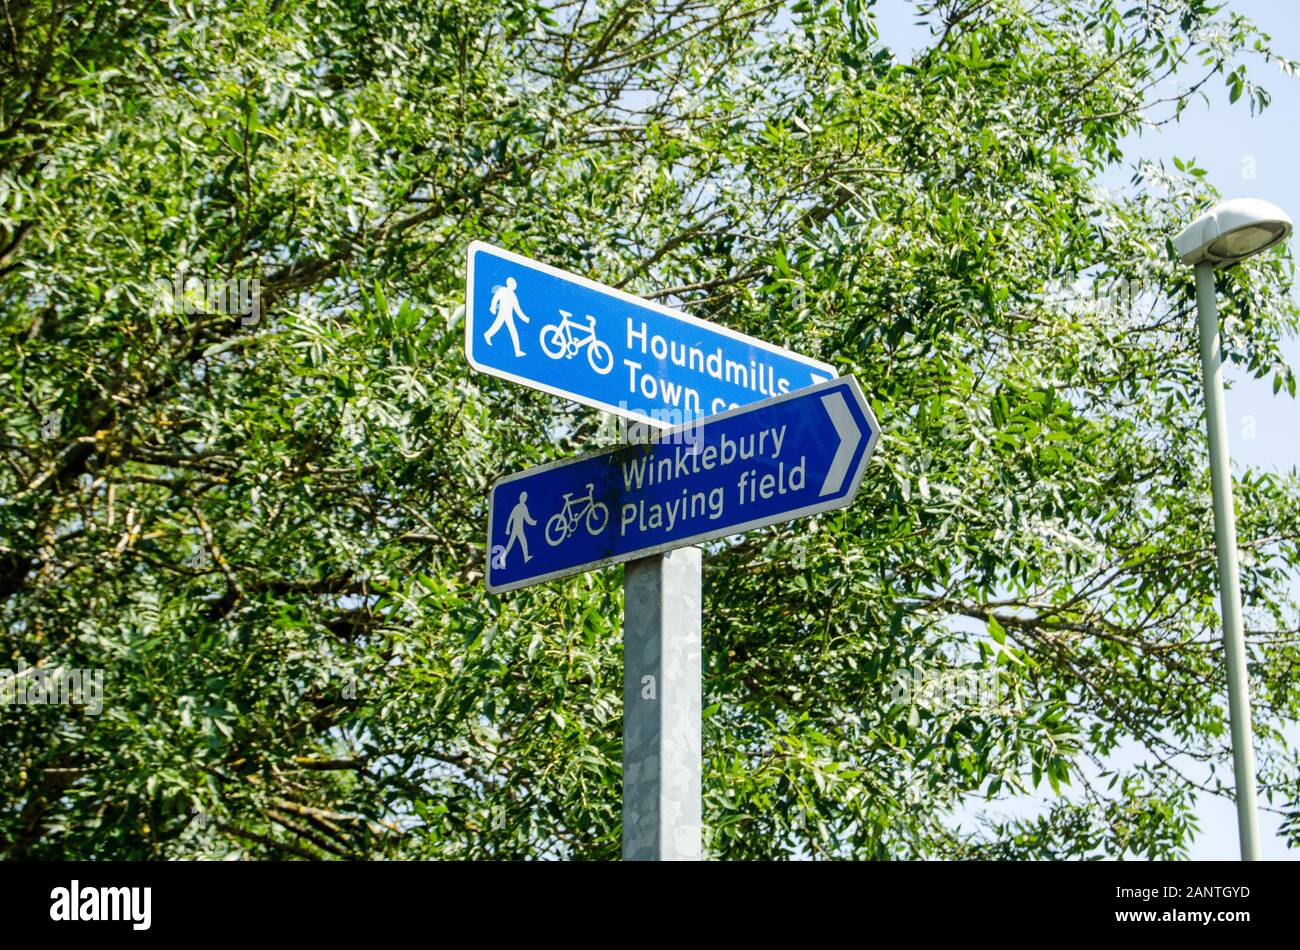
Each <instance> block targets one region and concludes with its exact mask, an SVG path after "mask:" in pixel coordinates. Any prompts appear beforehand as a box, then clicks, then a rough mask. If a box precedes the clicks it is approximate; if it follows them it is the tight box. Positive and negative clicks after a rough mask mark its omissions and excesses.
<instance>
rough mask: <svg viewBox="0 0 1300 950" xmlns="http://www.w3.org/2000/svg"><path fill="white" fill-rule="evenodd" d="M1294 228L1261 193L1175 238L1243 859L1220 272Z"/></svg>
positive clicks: (1249, 776)
mask: <svg viewBox="0 0 1300 950" xmlns="http://www.w3.org/2000/svg"><path fill="white" fill-rule="evenodd" d="M1290 233H1291V219H1290V218H1289V217H1287V215H1286V212H1285V211H1283V210H1282V209H1281V208H1279V207H1277V206H1276V205H1272V204H1270V203H1269V202H1267V201H1261V200H1260V199H1258V198H1234V199H1232V200H1231V201H1224V202H1221V203H1219V204H1217V205H1215V206H1214V207H1213V208H1211V209H1210V210H1209V211H1207V212H1205V214H1203V215H1201V216H1200V217H1199V218H1197V219H1196V220H1195V221H1193V222H1192V223H1191V224H1189V225H1188V226H1187V227H1186V228H1185V229H1184V230H1183V232H1182V233H1181V234H1179V235H1178V236H1177V237H1176V238H1174V250H1176V251H1177V252H1178V256H1179V257H1180V258H1182V261H1183V263H1184V264H1192V265H1194V266H1195V268H1196V312H1197V322H1198V324H1199V328H1200V338H1201V378H1202V380H1203V381H1204V387H1205V425H1206V428H1207V429H1208V430H1209V436H1210V488H1211V492H1212V493H1213V496H1214V543H1215V547H1216V548H1217V550H1218V555H1219V601H1220V604H1221V605H1222V611H1221V612H1222V614H1223V653H1224V656H1225V657H1226V659H1227V665H1228V717H1229V721H1230V722H1231V725H1232V763H1233V771H1234V773H1235V776H1236V784H1237V833H1238V836H1239V837H1240V839H1241V858H1242V860H1243V861H1255V860H1258V858H1259V815H1258V812H1257V809H1256V806H1255V751H1254V748H1253V747H1252V739H1251V726H1250V692H1249V688H1248V683H1247V678H1246V645H1245V638H1244V636H1243V634H1242V629H1241V582H1240V580H1239V578H1238V575H1237V519H1236V514H1235V513H1234V511H1233V503H1232V471H1231V469H1230V467H1229V463H1228V422H1227V417H1226V414H1225V412H1224V406H1223V359H1222V354H1221V352H1220V350H1221V342H1220V339H1219V310H1218V306H1217V304H1216V301H1215V291H1214V271H1215V268H1217V267H1228V266H1231V265H1232V264H1235V263H1237V262H1238V261H1241V260H1244V259H1245V258H1247V257H1250V256H1251V255H1252V254H1258V253H1259V252H1260V251H1263V250H1265V249H1267V248H1270V247H1272V246H1273V245H1274V244H1277V243H1278V242H1279V241H1283V240H1285V239H1286V237H1287V236H1288V235H1289V234H1290Z"/></svg>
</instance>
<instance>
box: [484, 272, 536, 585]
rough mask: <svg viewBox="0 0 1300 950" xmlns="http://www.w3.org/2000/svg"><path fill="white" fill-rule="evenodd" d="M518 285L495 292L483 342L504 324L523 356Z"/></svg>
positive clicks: (510, 279) (511, 283)
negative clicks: (516, 319)
mask: <svg viewBox="0 0 1300 950" xmlns="http://www.w3.org/2000/svg"><path fill="white" fill-rule="evenodd" d="M518 286H519V285H518V284H517V283H516V282H515V279H514V278H513V277H507V278H506V285H505V286H504V287H498V288H497V289H496V290H495V292H493V294H492V302H491V303H490V304H488V312H489V313H491V314H494V315H495V316H496V320H494V321H493V322H492V326H490V327H488V331H487V333H484V334H483V342H484V343H486V344H487V345H488V346H491V345H492V337H493V336H495V335H496V332H497V331H498V330H500V329H501V327H502V325H503V324H504V325H505V328H506V329H507V330H509V331H510V342H511V343H513V344H514V347H515V356H523V355H524V351H523V350H521V349H520V348H519V332H518V331H517V330H516V329H515V317H516V316H517V317H519V319H520V320H522V321H524V323H527V322H528V317H527V316H526V315H525V314H524V311H523V310H522V309H521V308H520V306H519V298H518V297H517V296H516V295H515V288H516V287H518ZM525 560H527V558H525Z"/></svg>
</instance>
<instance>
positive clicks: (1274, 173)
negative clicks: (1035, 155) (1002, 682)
mask: <svg viewBox="0 0 1300 950" xmlns="http://www.w3.org/2000/svg"><path fill="white" fill-rule="evenodd" d="M1227 6H1228V7H1229V9H1231V10H1234V11H1236V12H1238V13H1241V14H1244V15H1245V16H1247V17H1249V18H1250V19H1251V20H1253V21H1254V22H1255V24H1256V25H1257V26H1258V27H1259V28H1260V29H1262V30H1263V31H1264V32H1265V33H1267V34H1269V35H1270V36H1271V37H1272V45H1273V48H1274V50H1276V51H1277V52H1279V53H1281V54H1282V55H1284V56H1287V57H1288V58H1291V59H1300V4H1295V3H1294V2H1293V0H1228V2H1227ZM874 11H875V15H876V19H877V25H878V27H879V30H880V36H881V40H882V41H883V42H884V43H885V44H886V45H888V46H890V47H891V48H893V49H894V50H895V55H896V56H897V57H898V58H899V59H907V58H910V55H911V53H912V51H914V50H915V49H918V48H921V47H923V46H925V45H927V42H928V40H929V29H928V27H926V26H918V25H916V21H917V19H918V18H917V15H916V8H915V6H914V5H913V4H912V3H909V2H906V0H880V2H878V3H877V4H876V6H875V7H874ZM1243 61H1244V62H1245V63H1246V64H1247V67H1248V69H1249V71H1250V76H1251V78H1252V79H1253V80H1254V81H1255V82H1257V83H1258V84H1260V85H1262V86H1264V87H1265V88H1266V89H1267V90H1268V91H1269V92H1270V93H1271V94H1272V96H1273V99H1272V102H1271V104H1270V105H1269V107H1268V108H1267V109H1265V110H1264V111H1263V112H1262V113H1260V114H1257V115H1254V116H1252V115H1251V114H1250V110H1249V108H1248V106H1247V103H1246V97H1244V96H1243V97H1242V98H1241V99H1239V100H1238V101H1237V102H1236V103H1234V104H1231V105H1230V104H1229V103H1228V97H1227V91H1226V88H1225V87H1224V85H1223V83H1222V81H1218V82H1212V83H1210V84H1207V86H1206V91H1207V93H1208V97H1209V102H1208V103H1207V102H1205V101H1202V100H1199V99H1198V100H1196V101H1194V102H1193V103H1192V104H1191V105H1189V106H1188V107H1187V109H1186V110H1185V111H1184V113H1183V115H1182V117H1181V119H1180V121H1179V122H1178V123H1177V124H1174V123H1170V124H1169V125H1165V126H1162V127H1160V128H1159V129H1146V130H1144V131H1143V132H1142V133H1140V134H1136V135H1133V136H1130V137H1129V139H1128V140H1126V141H1125V143H1124V151H1125V155H1126V157H1127V159H1128V161H1129V164H1128V165H1127V166H1125V167H1122V168H1118V169H1116V170H1114V171H1113V172H1112V173H1109V174H1108V175H1107V176H1105V177H1104V178H1102V179H1101V180H1100V183H1101V184H1104V185H1106V186H1108V187H1113V188H1120V187H1123V186H1125V185H1126V184H1127V182H1128V179H1129V177H1130V175H1131V169H1132V163H1135V162H1136V161H1138V160H1139V159H1148V160H1152V161H1156V160H1163V161H1164V162H1165V163H1166V165H1171V164H1172V159H1173V157H1174V156H1178V157H1179V158H1180V159H1183V160H1187V159H1195V160H1196V164H1197V165H1198V166H1199V167H1201V168H1204V169H1205V170H1206V172H1207V176H1206V178H1207V180H1208V181H1209V182H1210V183H1211V184H1213V185H1214V186H1215V187H1216V188H1217V189H1218V190H1219V192H1220V194H1221V195H1222V196H1223V197H1224V198H1235V197H1255V198H1264V199H1266V200H1268V201H1271V202H1273V203H1274V204H1276V205H1278V206H1279V207H1281V208H1282V209H1284V210H1285V211H1287V212H1288V213H1289V214H1290V215H1291V216H1292V218H1293V219H1297V218H1300V174H1297V168H1298V167H1300V77H1292V76H1287V75H1285V74H1284V73H1282V72H1281V71H1280V70H1279V69H1278V68H1277V67H1276V66H1274V65H1270V64H1265V63H1263V62H1262V60H1260V59H1259V58H1258V57H1254V58H1246V59H1244V60H1243ZM1292 292H1293V293H1294V294H1295V295H1296V299H1297V300H1300V281H1297V283H1296V286H1295V287H1294V288H1293V291H1292ZM1284 353H1285V356H1286V359H1287V361H1288V362H1289V363H1290V365H1291V366H1292V367H1293V368H1296V369H1297V370H1298V371H1300V338H1292V339H1291V340H1288V341H1287V342H1286V344H1285V346H1284ZM1225 373H1227V370H1226V369H1225ZM1226 382H1227V385H1228V393H1227V408H1228V432H1229V444H1230V451H1231V453H1232V458H1233V463H1234V466H1235V467H1236V468H1237V469H1238V470H1240V468H1242V467H1245V466H1250V467H1255V468H1265V469H1270V470H1273V471H1287V470H1290V469H1292V468H1295V467H1300V402H1297V401H1296V400H1293V399H1291V398H1289V397H1287V396H1286V395H1285V393H1283V395H1281V396H1280V397H1279V396H1274V395H1273V391H1272V385H1271V380H1270V379H1269V378H1268V377H1266V378H1265V379H1263V380H1254V379H1250V378H1249V377H1246V376H1243V375H1241V374H1236V375H1234V374H1232V373H1227V380H1226ZM1296 587H1297V591H1300V572H1298V574H1297V582H1296ZM1292 741H1293V743H1300V727H1296V728H1293V730H1292ZM1138 757H1140V752H1139V751H1137V750H1134V751H1132V752H1130V753H1128V754H1127V761H1129V762H1132V761H1135V760H1136V759H1137V758H1138ZM1125 758H1126V757H1125V756H1119V757H1116V759H1115V762H1116V764H1120V763H1121V762H1122V761H1123V760H1125ZM1049 794H1050V793H1049ZM1043 802H1044V799H1037V800H1035V799H1018V800H1014V801H1012V802H1009V803H1004V804H1003V805H1000V806H999V807H998V808H997V811H998V813H999V814H1002V815H1011V814H1016V813H1020V814H1025V815H1029V814H1033V813H1035V812H1037V811H1039V810H1040V809H1041V808H1042V807H1043ZM973 812H974V809H972V810H971V811H970V812H967V813H965V814H963V813H960V812H959V814H958V819H959V820H960V821H961V822H962V823H963V825H968V824H969V822H970V821H971V820H972V818H973ZM1197 812H1198V814H1197V817H1198V819H1199V824H1200V827H1201V831H1200V834H1199V835H1198V836H1197V839H1196V841H1195V843H1194V844H1193V846H1192V848H1191V852H1190V854H1191V857H1192V858H1193V859H1235V858H1237V857H1238V854H1239V852H1238V843H1237V824H1236V811H1235V808H1234V806H1233V804H1232V803H1231V802H1227V801H1223V800H1222V799H1218V798H1211V797H1209V796H1202V798H1201V801H1200V804H1199V807H1198V810H1197ZM1278 823H1279V819H1278V818H1277V817H1276V816H1274V815H1271V814H1269V813H1267V812H1263V813H1261V815H1260V832H1261V854H1262V856H1263V857H1264V858H1266V859H1289V860H1297V859H1300V851H1297V850H1288V849H1287V847H1286V845H1285V843H1284V842H1283V840H1282V839H1281V838H1280V837H1279V836H1278V834H1277V827H1278Z"/></svg>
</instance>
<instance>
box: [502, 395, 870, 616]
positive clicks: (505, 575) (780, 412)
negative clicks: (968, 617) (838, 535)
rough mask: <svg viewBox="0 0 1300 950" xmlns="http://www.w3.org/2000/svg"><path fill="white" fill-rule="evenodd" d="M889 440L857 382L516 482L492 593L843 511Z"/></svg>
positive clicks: (506, 491)
mask: <svg viewBox="0 0 1300 950" xmlns="http://www.w3.org/2000/svg"><path fill="white" fill-rule="evenodd" d="M879 436H880V431H879V429H878V427H877V425H876V420H875V417H874V416H872V414H871V409H870V408H868V406H867V403H866V401H865V400H864V399H863V398H862V391H861V390H860V389H858V384H857V381H856V380H854V379H853V377H851V376H845V377H843V378H842V379H835V380H830V381H829V382H826V383H822V384H819V385H817V386H813V387H810V388H808V389H804V390H802V391H800V392H797V393H791V394H789V395H786V396H777V397H776V398H774V399H769V400H766V401H764V402H761V403H758V404H757V405H753V406H748V407H746V408H743V409H733V410H731V411H730V412H725V413H723V414H721V415H718V416H714V417H712V418H709V419H703V420H699V421H696V422H692V423H687V424H686V425H683V426H680V427H678V428H675V429H671V430H669V431H667V432H661V433H657V434H656V436H655V438H654V440H653V441H651V442H648V443H639V444H633V445H621V446H616V447H614V448H612V449H606V450H604V451H601V452H595V453H592V454H590V455H583V456H579V457H577V458H573V459H566V460H565V461H562V462H554V463H552V464H550V465H543V466H542V467H541V468H535V469H532V470H530V471H527V472H521V473H519V474H518V475H509V476H507V477H505V478H503V479H501V480H500V481H498V482H497V483H496V484H495V485H493V486H492V495H491V505H490V511H489V514H488V570H487V586H488V590H490V591H493V592H499V591H506V590H513V589H514V588H516V587H526V586H528V585H529V584H537V583H540V582H541V581H546V580H550V579H551V578H555V577H564V576H565V575H567V574H576V573H577V572H579V571H586V570H590V569H592V568H595V567H601V566H603V565H605V564H613V563H616V562H618V561H627V560H630V559H632V558H636V557H645V556H647V555H650V554H654V553H657V552H659V551H667V550H669V549H671V548H676V547H682V546H683V545H687V544H697V543H699V542H701V541H707V540H709V539H710V538H719V537H722V536H723V535H728V534H739V533H740V532H742V531H748V530H750V529H751V528H759V527H762V526H763V525H768V524H775V523H776V522H778V521H788V520H790V519H791V518H799V517H802V516H804V515H811V514H816V513H817V512H819V511H826V510H828V509H831V508H841V507H843V506H845V505H847V504H848V503H849V502H850V501H852V500H853V496H854V495H855V494H856V493H857V490H858V484H859V483H860V482H861V481H862V472H863V469H864V468H866V464H867V460H868V459H869V458H870V457H871V452H872V450H873V449H874V448H875V445H876V440H877V439H878V438H879Z"/></svg>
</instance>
